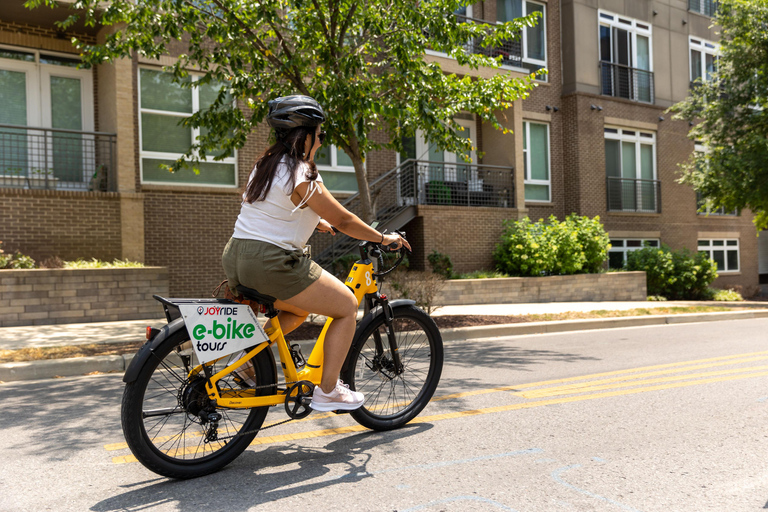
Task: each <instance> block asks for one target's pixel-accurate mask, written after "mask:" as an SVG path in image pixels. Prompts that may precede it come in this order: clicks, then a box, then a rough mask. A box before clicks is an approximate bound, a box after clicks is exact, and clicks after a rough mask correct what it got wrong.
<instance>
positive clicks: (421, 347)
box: [342, 305, 443, 430]
mask: <svg viewBox="0 0 768 512" xmlns="http://www.w3.org/2000/svg"><path fill="white" fill-rule="evenodd" d="M392 311H393V315H394V318H393V320H392V330H393V333H394V336H395V339H396V341H397V346H398V354H399V355H400V361H401V363H402V367H401V368H397V367H396V364H395V362H394V359H393V358H392V353H391V348H390V344H389V338H388V329H389V327H388V326H387V324H386V322H385V320H384V316H383V315H379V316H377V317H376V318H374V319H373V321H372V322H371V323H370V324H369V325H367V326H365V327H363V329H362V331H360V332H359V333H358V334H359V335H357V336H355V340H354V341H353V343H352V348H351V349H350V352H349V356H348V359H347V364H346V365H345V370H344V375H343V376H342V378H343V379H344V381H345V382H347V383H348V384H349V386H350V388H351V389H354V390H355V391H359V392H361V393H363V395H365V404H364V405H363V407H361V408H360V409H357V410H355V411H352V413H351V415H352V417H353V418H354V419H355V420H356V421H357V422H358V423H360V424H361V425H363V426H365V427H368V428H370V429H373V430H392V429H395V428H399V427H402V426H403V425H405V424H406V423H408V422H409V421H411V420H412V419H413V418H415V417H416V415H418V414H419V413H420V412H421V411H422V410H423V409H424V407H426V406H427V404H428V403H429V401H430V399H431V398H432V395H433V394H434V393H435V389H436V388H437V383H438V382H439V381H440V374H441V372H442V369H443V340H442V337H441V336H440V331H439V330H438V328H437V325H436V324H435V322H434V320H432V318H431V317H430V316H429V315H427V314H426V313H425V312H424V311H423V310H421V309H419V308H417V307H416V306H413V305H403V306H396V307H394V308H393V310H392Z"/></svg>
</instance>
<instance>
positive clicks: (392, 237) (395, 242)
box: [382, 233, 411, 251]
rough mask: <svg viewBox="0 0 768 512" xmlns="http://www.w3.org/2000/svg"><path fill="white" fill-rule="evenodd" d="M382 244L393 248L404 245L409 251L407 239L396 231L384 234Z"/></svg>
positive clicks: (409, 245)
mask: <svg viewBox="0 0 768 512" xmlns="http://www.w3.org/2000/svg"><path fill="white" fill-rule="evenodd" d="M382 245H385V246H387V247H389V248H391V249H393V250H397V249H400V247H403V246H405V248H406V249H408V250H409V251H410V250H411V244H409V243H408V240H406V239H405V238H403V237H402V236H400V235H399V234H398V233H388V234H385V235H384V242H383V243H382Z"/></svg>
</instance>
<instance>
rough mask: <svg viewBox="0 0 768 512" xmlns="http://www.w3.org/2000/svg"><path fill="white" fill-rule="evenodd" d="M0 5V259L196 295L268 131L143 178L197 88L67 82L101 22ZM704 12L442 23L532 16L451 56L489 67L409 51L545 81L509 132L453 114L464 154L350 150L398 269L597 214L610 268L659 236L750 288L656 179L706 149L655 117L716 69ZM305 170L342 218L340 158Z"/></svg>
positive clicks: (182, 145) (689, 198)
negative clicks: (145, 267)
mask: <svg viewBox="0 0 768 512" xmlns="http://www.w3.org/2000/svg"><path fill="white" fill-rule="evenodd" d="M7 4H13V5H8V6H7V7H6V6H4V7H3V12H2V14H0V98H2V99H3V100H4V101H3V104H6V105H11V108H8V109H5V110H4V111H2V112H0V152H1V154H0V240H2V241H3V243H4V247H5V248H6V249H18V250H21V251H23V252H25V253H27V254H29V255H31V256H32V257H34V258H35V259H45V258H47V257H53V256H58V257H61V258H63V259H73V258H79V257H85V258H91V257H96V258H100V259H112V258H129V259H132V260H139V261H143V262H145V263H146V264H149V265H162V266H168V267H169V269H170V284H171V294H172V295H176V296H181V295H201V294H204V293H206V292H208V291H209V290H211V289H212V288H213V287H214V286H215V285H216V284H217V283H218V282H219V281H220V280H221V279H223V271H222V269H221V263H220V255H221V251H222V248H223V247H224V245H225V243H226V241H227V240H228V238H229V236H230V235H231V231H232V227H233V225H234V220H235V218H236V216H237V213H238V211H239V204H240V190H241V187H242V185H243V184H244V183H245V181H246V180H247V176H248V173H249V172H250V170H251V168H252V166H253V162H254V161H255V160H256V158H257V157H258V155H259V154H260V152H261V151H262V150H263V148H265V147H266V144H267V138H268V135H269V132H268V130H267V129H266V128H265V127H263V128H260V129H258V130H256V131H255V132H254V133H253V134H252V135H251V136H250V137H249V139H248V142H247V144H246V146H245V147H244V148H242V149H241V150H239V151H238V152H237V153H236V154H235V155H234V156H233V157H232V158H229V159H226V160H224V161H222V162H220V163H210V164H206V165H205V166H203V168H202V169H201V172H200V174H194V173H192V172H191V171H189V172H180V173H177V174H175V175H170V174H168V173H165V172H164V171H162V170H161V169H160V168H159V167H158V165H159V164H160V163H163V162H167V161H169V160H171V159H174V158H175V157H177V156H178V155H179V154H181V153H183V152H184V151H185V150H186V148H187V147H188V146H189V144H190V142H191V140H193V138H194V136H195V135H196V133H194V131H192V130H188V129H183V128H181V127H179V126H178V124H177V123H178V120H179V118H182V117H184V116H189V115H191V114H192V113H194V112H195V111H197V110H199V109H201V108H205V105H206V102H209V101H211V100H210V94H211V93H210V91H207V90H206V89H205V88H204V87H200V88H193V89H181V88H179V87H178V86H174V84H172V83H171V81H170V80H169V79H168V77H167V75H165V74H164V73H162V65H164V64H169V63H171V62H173V58H174V57H173V55H172V54H171V55H168V56H164V57H163V58H161V59H160V60H159V61H152V60H148V59H144V58H141V57H134V58H133V59H125V60H122V61H117V62H115V63H111V64H104V65H100V66H98V67H96V68H94V69H90V70H80V69H76V67H75V66H76V64H77V61H78V58H77V51H76V50H75V49H74V48H73V47H72V45H71V43H70V42H69V38H70V36H71V35H73V34H77V35H78V36H79V37H80V38H82V39H85V40H86V41H90V42H97V41H102V40H103V39H104V37H105V33H106V30H108V29H109V28H108V27H107V28H100V27H96V28H90V27H85V26H82V25H81V26H79V27H78V26H75V27H73V28H72V32H68V33H61V32H60V31H58V30H57V28H56V26H55V25H54V21H55V20H60V19H63V18H64V16H65V12H64V9H63V8H59V9H56V10H49V9H38V10H34V11H29V10H26V9H24V8H23V5H22V4H23V2H22V1H21V0H18V1H14V2H9V3H7ZM712 7H713V6H712V3H711V2H707V1H706V0H701V1H699V0H685V1H683V0H659V1H652V0H599V1H598V0H583V1H577V0H562V1H561V0H557V1H551V0H535V1H528V0H488V1H486V2H482V3H477V4H474V5H471V6H467V7H466V8H464V9H462V10H461V12H458V13H456V15H455V16H456V19H457V20H458V21H459V22H466V23H472V22H477V21H488V22H497V21H505V20H508V19H513V18H515V17H519V16H521V15H526V14H530V13H531V12H533V11H539V12H541V13H542V21H541V22H540V24H539V25H538V26H537V27H535V28H530V29H527V31H526V33H525V34H523V35H522V37H521V39H520V40H519V41H516V42H510V43H509V44H507V45H503V46H502V47H499V48H491V49H487V48H483V47H482V46H481V45H479V44H475V42H469V43H468V45H467V48H466V50H467V51H471V52H476V51H484V52H488V51H490V52H492V53H491V55H493V56H501V58H502V64H503V65H502V67H501V69H498V70H494V69H481V70H468V69H463V68H461V67H460V66H458V65H457V64H456V62H455V61H454V60H452V59H450V58H448V57H447V56H445V55H441V54H438V53H434V52H428V54H427V56H426V58H427V59H430V60H433V61H435V62H438V63H439V64H440V65H441V66H442V67H443V69H444V70H445V71H446V72H451V73H457V74H471V75H481V76H483V75H484V76H487V75H488V74H491V73H505V74H508V75H509V76H513V77H515V76H516V77H520V76H524V75H525V74H528V73H530V72H532V71H536V70H538V69H540V68H547V69H548V74H547V75H546V77H545V78H544V79H542V80H539V81H538V86H537V87H536V89H535V90H534V91H533V92H532V93H531V95H530V96H529V97H528V98H527V99H525V100H518V101H516V102H515V103H514V105H513V107H512V108H510V109H508V110H507V111H505V112H497V118H498V119H499V121H500V122H501V124H502V125H504V126H506V127H508V128H510V129H511V130H512V132H511V133H507V134H504V133H502V132H499V131H497V130H495V129H493V127H491V126H490V125H487V124H485V123H482V122H480V121H479V120H477V119H475V118H474V117H473V116H472V115H469V114H467V115H463V116H459V118H457V123H459V124H460V125H461V126H463V127H464V128H465V131H464V132H463V133H465V134H466V135H467V136H469V137H470V138H472V139H473V141H475V142H476V144H475V145H476V146H477V147H478V149H479V151H480V152H482V154H483V156H482V158H480V159H479V161H478V159H477V158H476V156H477V155H454V154H450V153H448V152H444V151H440V150H438V149H437V148H435V147H433V146H430V145H429V144H428V143H427V142H425V141H424V140H423V139H422V138H421V137H420V134H417V135H416V137H414V138H413V140H411V141H408V143H407V144H406V147H407V149H406V151H404V152H403V154H395V153H394V152H391V151H380V152H375V153H373V154H371V155H369V157H368V159H367V166H368V172H369V175H370V179H371V183H372V188H373V193H374V201H375V204H376V206H377V212H378V213H379V214H381V215H383V216H384V217H385V218H386V219H387V222H389V226H390V227H394V226H395V224H396V225H397V227H401V228H404V229H405V231H406V232H407V234H408V237H409V239H410V240H411V241H412V244H413V245H414V247H415V249H416V251H415V254H414V255H413V258H412V259H411V261H412V266H413V267H416V268H419V267H424V266H425V265H426V258H427V256H428V254H429V253H430V252H432V251H433V250H436V251H438V252H442V253H445V254H448V255H449V256H451V258H452V260H453V262H454V266H455V268H456V270H457V271H471V270H476V269H481V268H490V267H491V266H492V259H491V252H492V250H493V248H494V246H495V244H496V242H497V241H498V237H499V235H500V234H501V232H502V229H503V225H502V223H503V221H504V220H507V219H513V220H516V219H519V218H522V217H524V216H530V217H531V218H532V219H539V218H546V217H548V216H549V215H555V216H557V217H559V218H562V217H564V216H566V215H568V214H570V213H571V212H576V213H578V214H581V215H588V216H590V217H592V216H595V215H599V216H600V218H601V220H602V222H603V223H604V224H605V227H606V230H607V231H608V232H609V235H610V237H611V240H612V244H613V248H612V249H611V253H610V263H611V265H612V266H618V265H620V264H621V262H622V261H623V259H625V258H626V253H627V252H628V251H631V250H633V249H635V248H637V247H640V246H642V245H643V244H644V243H647V244H651V245H659V244H661V243H663V244H667V245H669V246H671V247H672V248H675V249H677V248H682V247H687V248H689V249H691V250H694V251H695V250H703V251H707V252H708V253H709V254H711V255H712V257H713V258H714V259H715V261H717V262H718V266H719V269H720V270H719V272H720V277H719V278H718V280H717V281H716V282H715V286H728V285H741V286H745V287H752V286H756V285H757V283H758V249H757V238H756V236H755V234H756V233H755V230H754V228H753V226H752V223H751V219H752V216H751V214H750V213H749V212H711V213H710V214H709V215H703V214H700V213H697V208H698V206H697V205H698V203H697V197H696V194H695V192H694V191H693V190H692V189H690V188H689V187H687V186H685V185H681V184H678V183H677V181H676V180H677V178H678V177H679V174H678V173H679V171H678V164H679V163H681V162H684V161H685V160H686V159H687V158H688V157H689V156H690V154H691V153H692V152H693V151H694V150H697V149H698V150H702V151H705V150H706V148H696V147H695V145H694V143H693V142H692V141H690V140H689V139H688V138H687V136H686V135H687V132H688V125H687V123H685V122H681V121H674V120H672V119H671V116H670V115H668V114H667V113H666V112H665V111H666V109H667V108H668V107H669V106H670V105H672V104H674V103H675V102H677V101H680V100H682V99H683V98H685V96H686V95H687V92H688V90H689V87H690V86H691V82H693V81H695V80H696V79H706V78H707V76H708V73H711V72H712V70H713V69H714V67H715V66H716V49H717V34H716V33H715V31H714V30H713V29H712V28H710V25H711V22H712V20H711V17H710V16H711V15H712ZM178 51H179V52H181V51H182V49H181V48H179V49H178ZM192 75H193V76H192V78H191V79H192V80H194V79H195V77H194V73H192ZM377 136H380V137H385V136H386V135H385V134H383V133H382V134H378V135H377ZM470 157H472V162H469V161H468V159H469V158H470ZM318 167H319V168H320V171H321V173H322V175H323V178H324V180H325V182H326V185H327V186H328V187H329V188H330V189H331V190H332V191H333V192H334V193H335V194H336V195H337V196H338V197H340V198H346V197H351V200H352V203H350V207H354V196H353V194H354V193H355V192H356V184H355V180H354V173H353V169H352V167H351V162H350V161H349V159H348V158H347V157H346V155H345V154H344V153H343V152H341V151H337V150H336V148H334V147H329V148H326V149H325V151H324V152H323V154H322V155H320V156H319V157H318ZM734 213H736V214H734ZM313 238H314V239H316V240H314V239H313V242H312V243H313V253H315V254H316V255H318V254H319V255H323V256H324V257H327V256H328V254H332V255H335V252H334V251H335V249H334V248H329V245H330V238H329V237H328V236H327V235H325V236H324V237H321V236H320V235H316V236H315V237H313ZM334 243H335V242H334ZM329 251H331V252H330V253H329Z"/></svg>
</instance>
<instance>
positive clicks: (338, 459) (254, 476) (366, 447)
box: [90, 423, 432, 512]
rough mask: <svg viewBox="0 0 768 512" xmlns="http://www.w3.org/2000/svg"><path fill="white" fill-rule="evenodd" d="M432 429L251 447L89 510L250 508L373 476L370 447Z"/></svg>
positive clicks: (400, 456) (423, 426)
mask: <svg viewBox="0 0 768 512" xmlns="http://www.w3.org/2000/svg"><path fill="white" fill-rule="evenodd" d="M431 428H432V425H430V424H428V423H419V424H416V425H408V426H405V427H403V428H401V429H399V430H396V431H392V432H364V433H361V434H356V435H352V436H348V437H344V438H341V439H338V440H336V441H333V442H331V443H329V444H327V445H326V446H325V447H324V448H311V447H307V446H300V445H297V444H289V445H282V446H270V447H268V448H266V449H261V448H259V447H258V446H257V447H256V448H253V447H252V448H249V449H248V450H246V451H245V452H244V453H243V454H242V455H241V456H240V457H238V458H237V459H236V460H235V461H234V462H233V463H232V464H230V465H229V466H227V467H226V468H224V469H223V470H222V471H219V472H218V473H214V474H212V475H208V476H205V477H201V478H197V479H194V480H168V479H165V478H160V479H158V480H149V481H146V482H143V483H141V484H138V485H143V484H149V485H147V486H145V487H141V488H138V489H136V488H135V487H136V485H137V484H132V485H129V486H125V487H126V488H129V487H130V488H131V489H130V490H127V491H126V492H123V493H121V494H118V495H116V496H113V497H111V498H108V499H106V500H103V501H100V502H99V503H96V504H95V505H93V506H92V507H91V508H90V510H93V511H96V512H110V511H115V510H143V509H145V508H150V507H154V506H157V505H160V504H164V503H175V504H176V506H177V508H178V509H179V510H228V511H239V510H248V509H250V508H252V507H253V506H255V505H260V504H263V503H269V502H274V501H277V500H281V499H284V498H289V497H291V496H301V495H302V494H304V493H307V492H312V491H316V490H318V489H323V488H326V487H330V486H332V485H336V484H337V483H342V482H344V483H346V482H357V481H360V480H363V479H366V478H371V477H372V476H373V475H372V474H370V473H369V472H368V470H367V465H368V463H369V462H370V460H371V455H370V453H369V451H370V450H372V449H373V448H381V446H382V445H386V444H387V443H392V442H394V441H399V440H400V439H402V438H404V437H408V436H414V435H419V434H422V433H424V432H426V431H428V430H430V429H431ZM390 448H391V449H390V450H389V452H388V453H387V456H392V457H393V458H395V459H396V460H401V461H402V460H408V459H409V456H408V454H407V453H403V452H402V451H401V450H399V449H398V448H397V447H396V446H391V447H390ZM339 466H344V467H345V469H344V470H343V471H342V472H339V471H338V470H337V469H335V468H337V467H339ZM331 468H334V469H333V471H334V473H333V474H331V471H332V469H331ZM153 482H156V483H153Z"/></svg>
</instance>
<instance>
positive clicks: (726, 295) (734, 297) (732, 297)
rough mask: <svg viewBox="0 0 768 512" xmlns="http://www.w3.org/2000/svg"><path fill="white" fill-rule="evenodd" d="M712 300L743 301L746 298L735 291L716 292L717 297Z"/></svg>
mask: <svg viewBox="0 0 768 512" xmlns="http://www.w3.org/2000/svg"><path fill="white" fill-rule="evenodd" d="M712 300H717V301H741V300H744V297H742V296H741V294H740V293H739V292H737V291H735V290H715V295H714V297H713V298H712Z"/></svg>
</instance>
